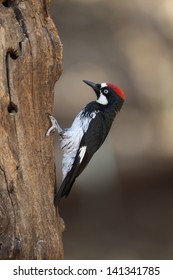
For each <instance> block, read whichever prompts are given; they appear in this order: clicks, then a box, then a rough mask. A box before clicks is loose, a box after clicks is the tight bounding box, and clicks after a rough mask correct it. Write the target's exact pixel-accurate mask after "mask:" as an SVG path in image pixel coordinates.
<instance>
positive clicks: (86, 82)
mask: <svg viewBox="0 0 173 280" xmlns="http://www.w3.org/2000/svg"><path fill="white" fill-rule="evenodd" d="M83 82H84V83H85V84H87V85H88V86H90V87H92V88H93V90H94V91H95V93H96V95H97V97H98V96H99V94H100V84H95V83H93V82H90V81H87V80H83Z"/></svg>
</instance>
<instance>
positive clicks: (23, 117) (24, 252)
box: [0, 0, 63, 259]
mask: <svg viewBox="0 0 173 280" xmlns="http://www.w3.org/2000/svg"><path fill="white" fill-rule="evenodd" d="M49 2H50V1H49V0H17V1H14V0H11V1H10V0H8V1H7V0H6V1H3V0H1V1H0V259H62V258H63V245H62V229H63V226H62V223H61V219H60V218H59V216H58V214H57V216H56V211H55V208H54V204H53V196H54V183H55V171H54V153H53V140H52V137H49V139H46V138H45V132H46V130H47V128H48V127H49V125H50V124H49V119H48V117H47V113H48V112H49V113H51V112H52V108H53V99H54V85H55V82H56V81H57V80H58V78H59V76H60V74H61V62H62V45H61V42H60V39H59V37H58V34H57V30H56V28H55V26H54V24H53V22H52V20H51V18H50V17H49Z"/></svg>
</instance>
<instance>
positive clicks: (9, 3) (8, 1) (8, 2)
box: [2, 0, 11, 8]
mask: <svg viewBox="0 0 173 280" xmlns="http://www.w3.org/2000/svg"><path fill="white" fill-rule="evenodd" d="M2 5H4V6H5V7H7V8H8V7H10V6H11V1H10V0H5V1H3V2H2Z"/></svg>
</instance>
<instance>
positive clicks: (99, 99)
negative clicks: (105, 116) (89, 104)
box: [96, 93, 108, 105]
mask: <svg viewBox="0 0 173 280" xmlns="http://www.w3.org/2000/svg"><path fill="white" fill-rule="evenodd" d="M96 101H97V102H98V103H100V104H102V105H107V104H108V100H107V98H106V96H104V95H103V94H102V93H100V96H99V98H98V99H97V100H96Z"/></svg>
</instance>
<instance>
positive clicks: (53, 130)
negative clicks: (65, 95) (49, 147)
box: [46, 115, 56, 137]
mask: <svg viewBox="0 0 173 280" xmlns="http://www.w3.org/2000/svg"><path fill="white" fill-rule="evenodd" d="M48 116H49V119H50V121H51V127H49V128H48V130H47V132H46V137H48V136H49V135H50V133H52V132H55V130H56V119H55V118H54V117H53V116H51V115H48Z"/></svg>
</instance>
